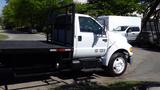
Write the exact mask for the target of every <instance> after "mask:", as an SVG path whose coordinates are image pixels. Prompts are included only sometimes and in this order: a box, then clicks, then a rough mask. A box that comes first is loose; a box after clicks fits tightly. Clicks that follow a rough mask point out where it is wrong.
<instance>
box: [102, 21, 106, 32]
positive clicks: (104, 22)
mask: <svg viewBox="0 0 160 90" xmlns="http://www.w3.org/2000/svg"><path fill="white" fill-rule="evenodd" d="M102 26H103V27H102V35H106V21H105V20H103V25H102Z"/></svg>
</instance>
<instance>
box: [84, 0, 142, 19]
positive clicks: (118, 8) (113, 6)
mask: <svg viewBox="0 0 160 90" xmlns="http://www.w3.org/2000/svg"><path fill="white" fill-rule="evenodd" d="M86 6H87V7H86V9H85V10H83V11H86V12H85V13H87V14H90V15H92V16H98V15H131V14H132V13H133V12H135V11H136V12H141V10H142V9H143V8H142V6H141V4H139V0H90V1H89V3H88V4H86ZM82 7H83V5H82ZM82 9H84V8H82Z"/></svg>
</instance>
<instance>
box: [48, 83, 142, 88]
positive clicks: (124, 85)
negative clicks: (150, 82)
mask: <svg viewBox="0 0 160 90" xmlns="http://www.w3.org/2000/svg"><path fill="white" fill-rule="evenodd" d="M143 84H144V82H140V81H122V82H114V83H111V84H106V85H99V84H97V83H81V84H71V85H63V86H59V87H56V88H52V89H50V90H140V89H137V88H140V87H141V86H142V85H143Z"/></svg>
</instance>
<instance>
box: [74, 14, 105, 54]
mask: <svg viewBox="0 0 160 90" xmlns="http://www.w3.org/2000/svg"><path fill="white" fill-rule="evenodd" d="M102 31H103V28H102V27H101V26H100V25H99V24H98V23H97V21H95V20H94V19H92V18H91V17H79V32H78V33H77V35H78V38H77V39H76V57H99V56H103V55H105V53H106V49H107V37H106V35H102Z"/></svg>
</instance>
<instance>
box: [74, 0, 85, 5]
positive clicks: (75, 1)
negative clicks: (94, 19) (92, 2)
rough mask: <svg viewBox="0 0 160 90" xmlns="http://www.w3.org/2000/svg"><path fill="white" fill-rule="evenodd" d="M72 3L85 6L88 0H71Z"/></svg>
mask: <svg viewBox="0 0 160 90" xmlns="http://www.w3.org/2000/svg"><path fill="white" fill-rule="evenodd" d="M73 2H74V3H81V4H85V3H87V2H88V0H73Z"/></svg>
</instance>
